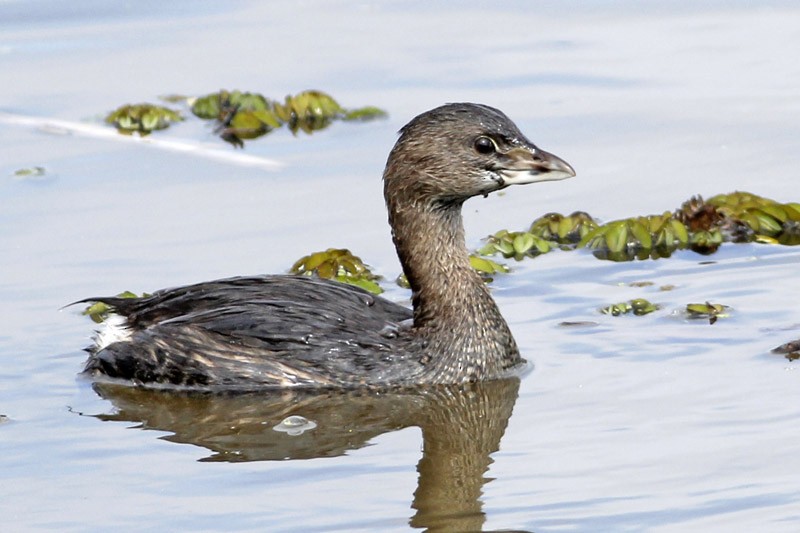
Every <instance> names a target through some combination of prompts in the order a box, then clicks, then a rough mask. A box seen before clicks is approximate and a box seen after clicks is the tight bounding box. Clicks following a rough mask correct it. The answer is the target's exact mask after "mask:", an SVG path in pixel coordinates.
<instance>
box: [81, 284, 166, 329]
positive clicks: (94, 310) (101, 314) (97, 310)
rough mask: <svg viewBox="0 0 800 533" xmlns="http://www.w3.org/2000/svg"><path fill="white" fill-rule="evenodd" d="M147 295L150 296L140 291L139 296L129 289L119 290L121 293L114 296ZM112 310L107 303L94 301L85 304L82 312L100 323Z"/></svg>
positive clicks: (132, 296)
mask: <svg viewBox="0 0 800 533" xmlns="http://www.w3.org/2000/svg"><path fill="white" fill-rule="evenodd" d="M147 296H150V295H149V294H147V293H146V292H145V293H142V295H141V296H139V295H137V294H136V293H133V292H131V291H124V292H121V293H119V294H117V296H116V297H117V298H145V297H147ZM112 312H113V310H112V309H111V307H109V306H108V305H107V304H105V303H103V302H95V303H93V304H92V305H90V306H87V307H86V308H85V309H84V310H83V312H82V314H83V315H86V316H88V317H89V318H91V319H92V321H93V322H95V323H97V324H100V323H101V322H103V321H104V320H105V319H107V318H108V315H109V314H111V313H112Z"/></svg>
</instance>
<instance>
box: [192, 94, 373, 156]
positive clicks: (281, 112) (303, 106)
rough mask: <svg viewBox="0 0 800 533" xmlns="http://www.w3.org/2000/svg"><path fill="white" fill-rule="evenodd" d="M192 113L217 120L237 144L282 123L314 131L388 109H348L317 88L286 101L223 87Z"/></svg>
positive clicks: (220, 129) (199, 102) (198, 101)
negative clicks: (333, 123)
mask: <svg viewBox="0 0 800 533" xmlns="http://www.w3.org/2000/svg"><path fill="white" fill-rule="evenodd" d="M192 113H194V114H195V116H197V117H200V118H203V119H208V120H216V121H217V122H218V125H217V128H216V131H217V133H219V134H220V137H222V139H224V140H226V141H228V142H230V143H232V144H234V145H237V146H242V145H243V141H244V140H245V139H255V138H257V137H261V136H262V135H265V134H267V133H269V132H270V131H272V130H274V129H276V128H279V127H281V126H283V125H286V126H287V127H288V128H289V130H291V131H292V133H297V132H298V131H303V132H305V133H312V132H314V131H318V130H321V129H324V128H327V127H328V126H329V125H330V124H331V123H332V122H333V121H334V120H352V121H355V120H360V121H366V120H372V119H375V118H382V117H385V116H386V112H385V111H383V110H381V109H378V108H377V107H371V106H369V107H364V108H360V109H352V110H347V109H345V108H343V107H342V106H341V105H339V103H338V102H337V101H336V100H335V99H334V98H333V97H332V96H330V95H329V94H327V93H324V92H322V91H314V90H311V91H303V92H301V93H298V94H296V95H294V96H286V98H284V100H283V102H277V101H272V100H269V99H268V98H266V97H264V96H263V95H261V94H258V93H249V92H241V91H225V90H222V91H219V92H216V93H212V94H208V95H206V96H203V97H201V98H198V99H196V100H195V101H194V102H193V103H192Z"/></svg>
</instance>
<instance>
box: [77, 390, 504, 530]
mask: <svg viewBox="0 0 800 533" xmlns="http://www.w3.org/2000/svg"><path fill="white" fill-rule="evenodd" d="M93 387H94V388H95V390H96V391H97V393H98V394H100V396H102V397H103V398H105V399H107V400H109V401H111V403H112V404H113V405H114V407H115V411H114V413H113V414H103V415H96V417H97V418H99V419H101V420H106V421H125V422H136V423H138V424H140V425H139V426H138V427H139V428H141V429H146V430H159V431H167V432H169V433H171V435H169V436H166V437H163V438H164V439H165V440H168V441H171V442H176V443H184V444H193V445H196V446H202V447H204V448H206V449H208V450H210V451H211V452H212V453H211V455H209V456H208V457H206V458H203V459H201V461H216V462H219V461H227V462H245V461H276V460H286V459H311V458H319V457H336V456H340V455H343V454H345V453H347V452H348V451H350V450H356V449H358V448H361V447H363V446H366V445H367V444H368V443H369V441H370V440H371V439H373V438H375V437H377V436H378V435H381V434H383V433H386V432H390V431H395V430H398V429H403V428H406V427H412V426H418V427H420V428H421V429H422V438H423V448H422V458H421V459H420V461H419V463H418V464H417V471H418V472H419V480H418V486H417V489H416V491H415V493H414V501H413V503H412V504H411V506H412V507H413V509H414V510H415V513H414V515H413V516H412V517H411V519H410V524H411V525H412V526H413V527H416V528H427V529H429V530H430V531H479V530H481V529H482V526H483V523H484V521H485V514H484V512H483V510H482V505H483V504H482V502H481V499H480V497H481V492H482V487H483V484H484V483H485V482H486V481H487V480H486V478H484V475H485V473H486V472H487V470H488V469H489V465H490V464H491V463H492V459H491V457H490V455H491V454H492V453H494V452H496V451H497V450H498V449H499V447H500V439H501V438H502V436H503V433H504V431H505V429H506V426H507V425H508V420H509V418H510V416H511V412H512V410H513V408H514V403H515V402H516V399H517V394H518V390H519V379H518V378H509V379H503V380H494V381H486V382H479V383H469V384H461V385H447V386H444V385H441V386H426V387H424V388H408V389H394V390H383V391H379V390H329V391H320V390H312V391H303V390H274V391H269V392H259V393H239V394H220V393H199V392H175V391H164V390H152V389H145V388H138V387H131V386H126V385H118V384H112V383H102V382H97V383H94V384H93ZM290 417H303V418H304V419H306V421H308V422H311V423H312V425H313V424H316V426H315V427H305V428H302V427H301V429H300V430H298V431H293V432H288V431H281V430H276V429H275V427H276V426H280V425H281V424H282V423H285V422H284V421H286V420H287V419H288V418H290ZM301 421H302V419H297V418H296V419H294V420H293V422H294V423H299V422H301ZM291 422H292V420H290V424H291ZM301 426H302V424H301ZM290 433H294V434H290Z"/></svg>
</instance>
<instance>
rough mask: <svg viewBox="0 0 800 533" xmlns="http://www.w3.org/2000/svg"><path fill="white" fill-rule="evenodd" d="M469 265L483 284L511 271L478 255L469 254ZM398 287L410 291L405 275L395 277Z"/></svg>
mask: <svg viewBox="0 0 800 533" xmlns="http://www.w3.org/2000/svg"><path fill="white" fill-rule="evenodd" d="M469 264H470V266H472V268H473V269H474V270H475V272H477V273H478V274H479V275H480V276H481V278H483V281H484V282H485V283H491V282H492V281H494V277H493V276H494V275H495V274H508V273H509V272H511V269H510V268H508V267H507V266H506V265H504V264H502V263H498V262H497V261H492V260H491V259H487V258H486V257H481V256H480V255H478V254H470V256H469ZM395 283H397V284H398V285H399V286H401V287H403V288H404V289H410V288H411V285H410V284H409V283H408V278H406V275H405V274H402V273H401V274H400V275H399V276H397V279H396V280H395Z"/></svg>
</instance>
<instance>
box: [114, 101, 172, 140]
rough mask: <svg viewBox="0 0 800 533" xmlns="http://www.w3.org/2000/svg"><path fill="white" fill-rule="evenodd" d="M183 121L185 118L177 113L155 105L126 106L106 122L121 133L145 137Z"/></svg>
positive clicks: (115, 112)
mask: <svg viewBox="0 0 800 533" xmlns="http://www.w3.org/2000/svg"><path fill="white" fill-rule="evenodd" d="M181 120H183V117H182V116H181V115H180V113H178V112H177V111H173V110H172V109H169V108H166V107H162V106H159V105H154V104H129V105H124V106H122V107H119V108H117V109H116V110H114V111H112V112H111V113H109V114H108V116H107V117H106V122H107V123H108V124H113V125H114V127H116V128H117V130H118V131H119V132H120V133H123V134H125V135H131V134H133V133H138V134H139V135H141V136H143V137H144V136H145V135H149V134H150V133H151V132H153V131H154V130H163V129H165V128H167V127H169V125H170V124H172V123H173V122H179V121H181Z"/></svg>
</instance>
